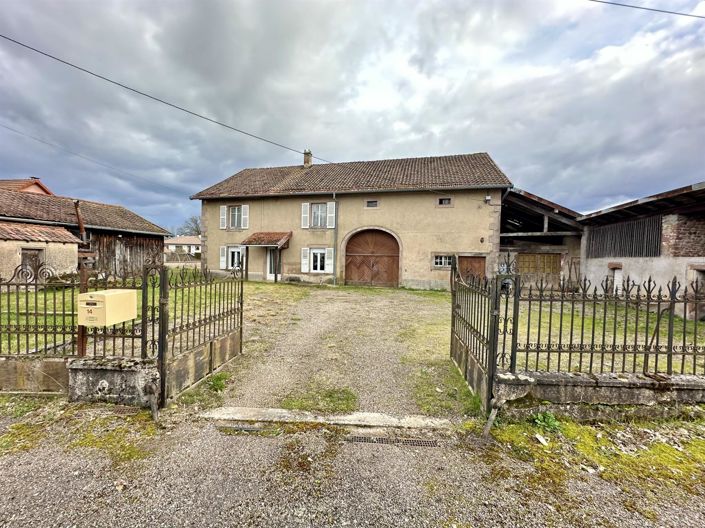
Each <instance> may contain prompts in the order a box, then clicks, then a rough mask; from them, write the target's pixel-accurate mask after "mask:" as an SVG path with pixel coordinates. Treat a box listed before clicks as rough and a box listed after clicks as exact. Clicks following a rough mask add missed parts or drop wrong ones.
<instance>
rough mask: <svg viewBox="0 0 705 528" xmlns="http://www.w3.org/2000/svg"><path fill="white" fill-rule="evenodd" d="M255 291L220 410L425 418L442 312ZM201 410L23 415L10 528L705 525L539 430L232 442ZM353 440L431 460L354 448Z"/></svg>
mask: <svg viewBox="0 0 705 528" xmlns="http://www.w3.org/2000/svg"><path fill="white" fill-rule="evenodd" d="M248 288H249V291H248V300H247V303H248V313H247V328H246V336H247V344H246V348H245V354H244V355H243V356H241V357H238V358H237V360H236V361H234V362H233V363H232V365H231V366H230V368H229V372H230V376H231V377H230V379H229V380H228V387H227V389H226V391H225V393H224V394H225V398H224V400H223V401H222V402H221V403H226V404H231V405H243V406H244V405H247V406H274V405H277V404H278V403H280V402H281V399H282V398H283V397H285V396H286V395H287V394H289V393H291V392H292V391H297V390H303V389H305V388H306V387H308V386H310V384H311V383H325V384H328V385H331V386H346V387H349V388H350V389H351V390H352V391H354V392H355V393H356V394H357V395H358V405H359V408H360V409H361V410H366V411H379V412H387V413H391V414H395V415H400V414H405V413H418V412H419V410H420V408H421V407H420V406H419V405H420V403H419V400H418V394H417V389H418V387H417V385H416V383H417V382H418V374H419V369H421V371H422V373H425V372H426V371H427V370H428V369H429V368H431V367H429V365H436V366H437V365H438V364H439V363H438V362H437V358H435V356H434V357H432V358H431V360H429V361H430V362H428V361H427V362H426V363H424V361H426V360H428V354H431V356H432V355H433V354H435V352H434V351H435V349H436V348H437V347H440V349H443V347H444V346H446V343H444V342H443V339H444V337H443V336H445V339H447V333H446V328H445V327H444V324H445V323H444V322H443V321H444V317H445V314H446V313H447V310H448V304H449V303H448V298H447V296H444V295H441V294H419V293H414V292H406V291H402V290H397V291H391V290H380V291H366V290H355V289H350V290H347V289H319V288H296V287H293V286H282V287H281V288H279V289H276V288H273V287H271V286H267V287H265V286H261V285H248ZM420 357H421V358H426V359H424V361H420V360H419V358H420ZM434 368H435V367H434ZM423 379H426V378H423ZM433 392H434V393H435V391H433ZM218 397H222V395H218ZM194 401H195V402H196V403H193V402H192V403H188V404H186V403H184V402H182V403H181V404H180V405H179V406H175V407H173V408H171V409H169V410H168V411H166V412H165V413H163V425H162V427H161V428H159V429H155V428H154V426H153V425H152V424H151V423H150V422H149V417H148V416H149V415H148V413H146V412H145V413H141V414H140V415H138V416H134V417H130V416H123V415H119V414H116V412H115V409H114V408H112V407H110V406H99V405H91V406H87V405H75V404H68V403H66V402H65V401H55V402H51V403H40V404H36V405H31V406H26V409H27V411H26V414H25V415H24V416H22V417H19V418H18V417H17V415H18V414H20V413H15V411H16V408H13V407H8V406H6V407H7V408H9V409H10V410H9V411H8V413H7V416H11V415H12V416H13V417H11V418H7V419H5V421H3V422H2V423H3V426H4V427H5V431H7V432H5V433H4V434H3V431H0V526H2V527H4V526H8V527H15V526H17V527H24V526H57V527H74V526H76V527H84V526H85V527H92V526H106V527H150V528H153V527H161V526H163V527H187V526H188V527H211V526H212V527H216V526H277V527H279V526H301V527H319V526H370V527H372V526H374V527H392V526H414V527H415V526H419V527H422V526H423V527H425V526H438V527H457V528H465V527H469V526H473V527H494V526H517V527H544V526H578V527H594V526H610V527H612V526H619V527H635V528H636V527H642V526H669V527H670V526H672V527H683V526H693V527H701V526H704V525H705V503H703V501H702V495H703V494H704V493H705V490H704V489H703V488H702V485H701V484H702V479H701V480H693V482H692V483H691V482H688V483H687V484H688V486H687V488H685V487H683V488H681V487H679V486H674V485H664V486H660V485H654V484H653V483H652V482H649V481H648V480H647V479H643V480H639V478H640V477H639V476H638V475H637V477H633V478H632V480H630V481H627V480H624V481H621V480H617V481H615V480H609V479H607V478H602V477H601V476H600V473H599V471H594V470H592V469H591V468H584V467H581V465H580V463H575V462H574V460H573V458H570V457H566V458H565V464H564V463H563V461H562V459H563V458H564V456H565V454H566V451H565V445H564V444H566V443H567V442H566V441H565V440H561V438H560V436H559V435H554V434H548V433H545V432H544V433H543V434H544V435H545V436H546V437H548V438H549V440H550V445H549V447H548V448H545V449H544V448H543V447H542V446H541V444H539V443H537V442H535V441H534V439H533V434H534V432H535V430H534V429H532V427H533V426H532V425H530V424H524V425H523V426H521V427H524V429H521V428H520V429H518V431H519V432H518V433H516V435H515V436H516V442H515V443H508V440H507V439H506V438H505V439H503V440H502V441H501V442H496V441H490V442H489V443H485V442H483V441H482V440H480V438H479V437H478V436H477V433H476V432H475V431H476V430H477V428H478V427H481V423H480V422H479V421H475V422H472V421H469V422H464V424H463V426H462V427H463V428H462V429H461V428H460V426H459V428H458V429H454V430H449V431H448V430H447V431H437V432H433V433H431V432H425V431H411V432H406V433H399V432H398V431H389V430H376V431H369V430H366V431H351V430H346V429H342V428H338V427H308V426H307V427H303V426H296V425H293V426H287V427H281V428H278V429H276V430H271V431H262V432H260V433H238V434H233V432H232V431H227V430H221V429H218V428H217V427H216V426H215V425H214V424H212V423H209V422H205V421H199V420H197V419H194V416H195V415H196V414H197V412H198V410H199V409H198V406H199V405H203V402H204V401H205V400H203V399H198V398H196V399H195V400H194ZM3 408H4V407H3V406H1V405H0V411H1V410H2V409H3ZM23 412H25V411H23ZM454 418H456V419H457V421H458V423H460V421H461V418H462V417H461V416H460V415H457V414H456V415H455V416H454ZM13 423H14V425H13ZM468 425H469V427H468ZM504 427H505V429H504V434H505V435H509V433H508V427H511V426H504ZM652 427H654V428H658V427H662V426H658V425H655V426H652ZM663 427H665V428H668V431H670V432H669V434H671V435H677V436H678V438H681V440H678V442H680V444H679V445H683V446H687V445H688V444H686V442H685V440H683V438H685V437H684V436H683V435H685V434H687V435H688V436H687V438H688V442H696V444H694V445H705V425H703V424H700V423H697V422H696V423H683V424H677V425H664V426H663ZM686 429H687V431H686ZM586 431H587V432H586V433H585V434H586V435H588V436H590V437H591V438H592V437H594V436H595V434H596V432H595V431H594V430H592V429H590V430H586ZM351 433H352V434H357V435H359V434H367V435H373V436H378V437H386V438H394V437H398V436H399V435H400V434H402V435H405V436H406V437H407V438H409V437H413V438H414V439H422V440H427V441H428V440H430V441H433V442H435V446H433V447H417V446H413V445H380V444H372V443H353V442H350V441H349V440H350V437H349V436H348V435H350V434H351ZM652 433H653V431H652ZM598 434H599V435H600V436H601V435H603V431H602V430H600V432H599V433H598ZM604 434H605V435H607V434H609V431H607V430H605V431H604ZM620 435H621V436H620V438H623V437H625V436H624V434H623V433H622V432H620ZM652 436H653V437H655V438H657V439H659V438H665V437H666V436H665V434H661V433H659V434H655V433H654V434H653V435H652ZM498 438H499V437H498ZM507 438H509V436H507ZM635 438H638V439H639V440H638V443H639V444H642V443H644V442H645V440H644V439H643V435H642V436H640V435H635ZM697 442H700V443H701V444H697ZM527 445H528V446H529V447H531V449H527V448H526V446H527ZM642 447H643V446H641V445H639V449H641V448H642ZM680 454H681V452H680V451H678V452H676V455H678V456H680ZM536 455H539V456H540V458H535V456H536ZM701 456H705V455H701ZM554 460H555V461H556V463H554ZM682 467H685V468H686V469H687V470H688V471H692V472H693V473H692V474H693V475H694V476H695V475H701V474H702V473H698V471H700V470H699V469H698V468H697V467H692V468H690V467H686V466H682ZM586 469H591V470H590V471H586ZM678 478H680V477H678ZM634 479H636V480H634ZM698 482H700V484H698Z"/></svg>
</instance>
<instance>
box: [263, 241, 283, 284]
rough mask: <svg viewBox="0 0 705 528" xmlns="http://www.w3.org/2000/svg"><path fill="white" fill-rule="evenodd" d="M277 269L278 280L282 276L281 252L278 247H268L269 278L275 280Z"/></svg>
mask: <svg viewBox="0 0 705 528" xmlns="http://www.w3.org/2000/svg"><path fill="white" fill-rule="evenodd" d="M275 269H276V275H277V280H281V278H282V263H281V254H280V253H279V250H278V249H277V248H267V280H274V276H275Z"/></svg>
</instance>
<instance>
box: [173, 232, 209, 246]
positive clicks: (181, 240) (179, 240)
mask: <svg viewBox="0 0 705 528" xmlns="http://www.w3.org/2000/svg"><path fill="white" fill-rule="evenodd" d="M164 243H165V244H169V245H179V244H181V245H186V244H188V245H189V246H200V245H201V244H202V242H201V239H200V238H199V237H198V236H197V235H179V236H175V237H172V238H167V239H166V240H164Z"/></svg>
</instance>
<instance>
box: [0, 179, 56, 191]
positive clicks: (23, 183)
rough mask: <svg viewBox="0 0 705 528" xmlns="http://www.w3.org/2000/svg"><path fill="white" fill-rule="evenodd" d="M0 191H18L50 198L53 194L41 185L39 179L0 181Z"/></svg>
mask: <svg viewBox="0 0 705 528" xmlns="http://www.w3.org/2000/svg"><path fill="white" fill-rule="evenodd" d="M0 190H3V191H19V192H26V193H35V194H44V195H46V196H52V195H53V194H54V193H53V192H51V191H50V190H49V188H48V187H47V186H46V185H44V184H43V183H42V181H41V180H40V179H39V178H35V177H32V178H25V179H22V178H15V179H9V180H8V179H0Z"/></svg>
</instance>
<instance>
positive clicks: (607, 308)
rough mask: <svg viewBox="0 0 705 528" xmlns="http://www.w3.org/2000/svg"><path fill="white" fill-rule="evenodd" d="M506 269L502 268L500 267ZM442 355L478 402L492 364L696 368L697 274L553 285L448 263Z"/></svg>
mask: <svg viewBox="0 0 705 528" xmlns="http://www.w3.org/2000/svg"><path fill="white" fill-rule="evenodd" d="M507 269H509V270H511V268H507ZM451 287H452V295H453V312H452V313H453V315H452V333H451V356H452V358H453V360H454V361H455V363H456V365H458V367H459V368H460V370H461V372H462V373H463V375H464V376H465V378H466V379H467V380H468V382H469V383H470V385H471V386H472V387H473V389H475V390H476V392H478V393H479V394H480V395H481V396H482V397H483V400H484V401H485V403H486V404H487V405H489V401H488V400H489V398H490V397H491V396H490V395H491V386H492V383H493V381H494V373H495V371H496V370H504V371H510V372H580V373H588V374H603V373H615V374H628V373H642V374H646V375H648V376H655V377H659V376H663V375H665V376H670V375H705V284H702V283H700V282H698V281H694V282H692V283H690V284H687V285H683V284H681V283H680V282H678V280H677V279H675V278H674V279H673V280H672V281H671V282H670V283H668V284H666V285H657V284H656V283H655V282H654V281H653V280H651V279H648V280H647V281H645V282H643V283H637V282H636V281H633V280H631V279H630V278H625V279H624V280H623V281H622V282H621V283H617V284H615V283H614V281H613V280H610V279H605V280H604V281H602V282H601V284H599V285H592V284H591V283H590V282H589V281H588V280H587V279H583V280H582V281H581V282H579V283H572V282H568V281H562V282H560V283H559V284H558V285H557V286H556V285H553V284H552V283H551V282H549V281H545V280H542V279H540V280H539V281H538V282H537V283H534V282H532V281H528V280H526V278H525V277H523V276H521V275H515V274H505V275H497V276H496V277H494V278H492V279H485V278H478V277H465V278H463V277H461V276H460V274H459V273H458V270H457V269H456V268H455V267H453V271H452V279H451Z"/></svg>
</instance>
